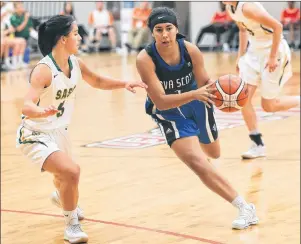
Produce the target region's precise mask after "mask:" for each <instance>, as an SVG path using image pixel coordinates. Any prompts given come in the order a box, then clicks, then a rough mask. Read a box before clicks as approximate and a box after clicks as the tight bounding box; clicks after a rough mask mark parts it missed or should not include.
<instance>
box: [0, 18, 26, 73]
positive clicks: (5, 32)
mask: <svg viewBox="0 0 301 244" xmlns="http://www.w3.org/2000/svg"><path fill="white" fill-rule="evenodd" d="M13 33H14V28H13V27H12V26H9V27H8V26H7V25H5V23H4V21H2V18H1V59H3V61H4V63H3V65H1V69H2V70H15V69H18V68H25V67H27V64H25V63H24V62H23V56H24V51H25V48H26V41H25V39H23V38H20V37H14V35H13ZM10 49H12V55H11V57H10V55H9V51H10Z"/></svg>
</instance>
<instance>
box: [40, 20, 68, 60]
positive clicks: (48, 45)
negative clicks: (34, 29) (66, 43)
mask: <svg viewBox="0 0 301 244" xmlns="http://www.w3.org/2000/svg"><path fill="white" fill-rule="evenodd" d="M73 23H74V18H73V17H72V16H71V15H55V16H53V17H52V18H50V19H49V20H47V21H46V22H44V23H42V24H41V25H40V26H39V32H38V34H39V37H38V44H39V48H40V51H41V53H42V54H43V56H46V55H48V54H49V53H51V51H52V49H53V48H54V47H55V45H56V43H57V42H58V40H59V39H60V38H61V37H62V36H67V35H68V34H69V33H70V32H71V30H72V24H73Z"/></svg>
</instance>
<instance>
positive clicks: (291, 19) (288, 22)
mask: <svg viewBox="0 0 301 244" xmlns="http://www.w3.org/2000/svg"><path fill="white" fill-rule="evenodd" d="M281 23H282V24H283V29H284V30H289V44H290V47H292V48H294V47H295V31H296V30H298V29H299V28H300V9H299V8H296V7H295V2H293V1H290V2H288V8H286V9H284V10H283V11H282V13H281Z"/></svg>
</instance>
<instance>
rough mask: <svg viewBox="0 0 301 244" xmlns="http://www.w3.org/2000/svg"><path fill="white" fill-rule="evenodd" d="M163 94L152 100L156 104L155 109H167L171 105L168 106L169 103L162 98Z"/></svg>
mask: <svg viewBox="0 0 301 244" xmlns="http://www.w3.org/2000/svg"><path fill="white" fill-rule="evenodd" d="M164 96H165V95H163V96H161V97H160V98H158V99H156V100H155V101H154V104H155V105H156V107H157V109H159V110H161V111H162V110H168V109H171V108H172V107H171V106H170V104H169V103H168V102H167V101H166V100H165V99H164Z"/></svg>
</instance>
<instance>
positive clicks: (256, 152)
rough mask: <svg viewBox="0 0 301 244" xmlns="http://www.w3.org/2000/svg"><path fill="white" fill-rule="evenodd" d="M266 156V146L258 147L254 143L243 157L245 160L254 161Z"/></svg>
mask: <svg viewBox="0 0 301 244" xmlns="http://www.w3.org/2000/svg"><path fill="white" fill-rule="evenodd" d="M265 156H266V154H265V146H262V145H259V146H258V145H257V144H256V143H255V142H252V145H251V147H250V149H249V150H248V151H246V152H244V153H243V154H242V155H241V157H242V158H243V159H253V158H260V157H265Z"/></svg>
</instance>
